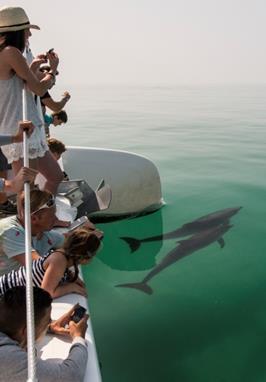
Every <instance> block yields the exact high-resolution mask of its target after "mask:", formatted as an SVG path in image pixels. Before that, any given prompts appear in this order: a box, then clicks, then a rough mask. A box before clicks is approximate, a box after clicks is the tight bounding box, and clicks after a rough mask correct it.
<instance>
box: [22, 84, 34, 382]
mask: <svg viewBox="0 0 266 382" xmlns="http://www.w3.org/2000/svg"><path fill="white" fill-rule="evenodd" d="M22 105H23V120H26V119H27V100H26V90H25V89H23V93H22ZM23 158H24V166H25V167H29V156H28V137H27V134H26V132H25V131H24V132H23ZM24 194H25V208H24V219H25V265H26V308H27V352H28V379H27V381H28V382H37V379H36V363H35V325H34V304H33V287H32V255H31V219H30V184H29V183H28V182H27V183H24Z"/></svg>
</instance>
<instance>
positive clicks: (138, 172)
mask: <svg viewBox="0 0 266 382" xmlns="http://www.w3.org/2000/svg"><path fill="white" fill-rule="evenodd" d="M63 167H64V170H65V172H66V173H67V174H68V176H69V178H70V179H84V180H86V181H87V183H88V184H89V185H90V187H92V188H93V189H96V187H97V186H98V184H99V182H100V181H101V179H104V180H105V182H106V183H107V184H109V185H110V186H111V190H112V201H111V205H110V207H109V208H108V210H106V211H101V212H98V213H97V215H98V214H101V215H106V216H118V215H134V214H139V213H143V212H151V211H154V210H157V209H158V208H160V207H161V206H162V204H163V200H162V191H161V181H160V176H159V173H158V170H157V168H156V166H155V165H154V163H153V162H151V161H150V160H149V159H147V158H145V157H143V156H140V155H136V154H133V153H129V152H126V151H116V150H107V149H99V148H87V147H74V146H70V147H67V151H66V152H65V153H64V155H63Z"/></svg>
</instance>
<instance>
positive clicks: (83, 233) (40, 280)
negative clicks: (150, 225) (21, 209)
mask: <svg viewBox="0 0 266 382" xmlns="http://www.w3.org/2000/svg"><path fill="white" fill-rule="evenodd" d="M100 246H101V242H100V239H99V238H98V237H97V236H96V235H95V234H93V233H92V232H90V231H88V230H86V229H82V228H78V229H76V230H75V231H73V232H70V233H69V234H67V236H66V238H65V241H64V244H63V246H62V247H61V248H59V249H55V250H53V249H52V250H50V251H49V253H48V254H47V255H46V256H44V257H40V258H39V259H38V260H34V261H33V262H32V282H33V285H34V286H37V287H41V288H43V289H45V290H47V292H49V293H50V295H51V296H52V297H53V298H57V297H61V296H64V295H65V294H68V293H78V294H81V295H83V296H86V289H85V286H84V283H83V282H82V281H81V280H80V279H79V278H78V275H79V268H78V266H79V265H86V264H88V263H89V262H90V261H91V260H92V259H93V257H94V256H95V255H96V253H97V250H98V249H99V248H100ZM70 267H74V274H73V273H72V272H71V271H69V268H70ZM19 285H26V269H25V267H24V266H22V267H20V268H19V269H18V270H17V271H14V270H13V271H11V272H9V273H7V274H5V275H3V276H0V294H3V293H5V292H6V291H7V290H8V289H10V288H13V287H15V286H19Z"/></svg>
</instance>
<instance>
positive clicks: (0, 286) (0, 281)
mask: <svg viewBox="0 0 266 382" xmlns="http://www.w3.org/2000/svg"><path fill="white" fill-rule="evenodd" d="M52 252H54V251H53V250H51V251H49V252H48V253H47V255H46V256H45V257H41V258H40V259H38V260H34V261H33V262H32V284H33V286H35V287H41V285H42V281H43V278H44V274H45V269H44V267H43V263H44V261H45V260H46V259H47V257H49V256H50V254H51V253H52ZM67 280H68V272H67V270H66V272H65V274H64V276H63V278H62V279H61V282H65V281H67ZM25 285H26V268H25V266H21V267H19V269H17V270H13V271H11V272H9V273H6V274H4V275H3V276H0V295H1V294H4V293H5V292H6V291H7V290H8V289H11V288H14V287H16V286H25Z"/></svg>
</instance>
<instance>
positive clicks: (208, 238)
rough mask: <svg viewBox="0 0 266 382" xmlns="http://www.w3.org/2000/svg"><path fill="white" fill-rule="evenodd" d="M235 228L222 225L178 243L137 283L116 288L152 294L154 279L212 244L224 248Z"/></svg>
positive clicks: (120, 285)
mask: <svg viewBox="0 0 266 382" xmlns="http://www.w3.org/2000/svg"><path fill="white" fill-rule="evenodd" d="M231 227H233V226H232V225H230V224H227V223H226V224H220V225H219V226H216V227H213V228H210V229H208V230H205V231H203V232H199V233H196V234H195V235H193V236H191V237H190V238H189V239H186V240H180V241H178V244H179V245H178V246H177V247H175V248H174V249H173V250H172V251H170V252H169V253H168V254H167V255H166V256H165V257H164V258H163V259H162V261H160V262H159V264H157V265H156V266H155V267H154V268H153V269H152V270H151V271H150V272H149V273H148V274H147V275H146V276H145V277H144V279H143V280H142V281H140V282H137V283H129V284H119V285H116V287H124V288H135V289H138V290H140V291H142V292H144V293H147V294H152V293H153V290H152V288H151V287H150V286H149V285H148V284H147V283H148V281H150V280H151V279H152V278H153V277H155V276H156V275H157V274H158V273H160V272H161V271H162V270H164V269H165V268H167V267H169V266H170V265H172V264H173V263H175V262H176V261H178V260H180V259H182V258H183V257H185V256H187V255H191V254H192V253H193V252H195V251H198V250H199V249H201V248H204V247H207V246H208V245H210V244H211V243H213V242H215V241H217V242H218V243H219V244H220V247H221V248H223V247H224V245H225V243H224V239H223V235H224V234H225V233H226V232H227V231H228V230H229V229H230V228H231Z"/></svg>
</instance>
